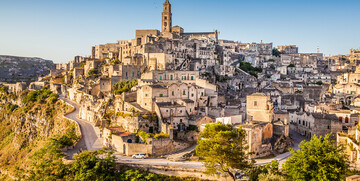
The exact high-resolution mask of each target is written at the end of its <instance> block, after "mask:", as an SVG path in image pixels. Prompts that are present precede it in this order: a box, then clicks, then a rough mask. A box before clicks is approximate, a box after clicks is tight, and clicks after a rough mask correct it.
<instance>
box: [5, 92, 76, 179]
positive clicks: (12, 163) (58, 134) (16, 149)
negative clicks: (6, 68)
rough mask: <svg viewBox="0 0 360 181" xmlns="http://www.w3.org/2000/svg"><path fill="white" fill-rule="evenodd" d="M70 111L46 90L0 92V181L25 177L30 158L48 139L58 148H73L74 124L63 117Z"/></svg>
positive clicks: (29, 166)
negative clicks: (12, 92) (18, 92)
mask: <svg viewBox="0 0 360 181" xmlns="http://www.w3.org/2000/svg"><path fill="white" fill-rule="evenodd" d="M70 110H71V107H69V106H67V105H66V104H65V103H63V102H61V101H60V100H59V99H58V96H57V95H56V94H53V93H51V91H50V90H49V89H42V90H39V91H28V90H26V91H23V92H21V93H20V94H19V95H14V94H11V93H8V92H7V91H6V89H0V129H1V131H0V180H11V179H9V178H11V177H17V178H21V177H24V176H26V172H28V171H27V170H28V169H29V168H31V165H32V163H33V159H32V157H33V155H34V154H36V153H37V152H38V151H39V150H40V149H42V148H44V147H45V145H46V144H48V143H49V141H50V140H57V141H56V143H58V144H60V145H61V147H66V146H69V145H72V144H73V143H74V139H77V138H76V129H75V124H74V123H72V122H70V121H68V120H66V119H63V117H62V115H63V114H64V113H65V112H68V111H70ZM69 133H74V134H75V135H71V134H69ZM72 137H75V138H72ZM1 173H2V174H1ZM4 173H6V175H7V176H8V177H9V176H10V177H9V178H6V177H5V176H4ZM5 178H6V179H5ZM25 180H26V179H25Z"/></svg>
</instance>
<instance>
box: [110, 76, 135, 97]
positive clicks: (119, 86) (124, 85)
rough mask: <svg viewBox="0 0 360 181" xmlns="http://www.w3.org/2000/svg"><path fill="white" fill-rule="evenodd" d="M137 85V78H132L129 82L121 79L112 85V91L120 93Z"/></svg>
mask: <svg viewBox="0 0 360 181" xmlns="http://www.w3.org/2000/svg"><path fill="white" fill-rule="evenodd" d="M137 85H138V80H137V79H134V80H132V81H131V82H130V81H128V80H123V81H120V82H117V83H116V84H114V85H113V93H115V94H117V95H120V94H122V93H123V92H128V91H130V90H131V88H133V87H135V86H137Z"/></svg>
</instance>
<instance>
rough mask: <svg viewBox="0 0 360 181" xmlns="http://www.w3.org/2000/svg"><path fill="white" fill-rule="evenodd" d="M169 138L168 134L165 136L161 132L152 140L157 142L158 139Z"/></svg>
mask: <svg viewBox="0 0 360 181" xmlns="http://www.w3.org/2000/svg"><path fill="white" fill-rule="evenodd" d="M168 137H169V134H165V133H163V132H161V133H159V134H156V135H155V136H154V138H155V139H156V140H158V139H160V138H168Z"/></svg>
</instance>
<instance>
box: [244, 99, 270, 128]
mask: <svg viewBox="0 0 360 181" xmlns="http://www.w3.org/2000/svg"><path fill="white" fill-rule="evenodd" d="M273 107H274V106H273V103H272V102H271V99H270V96H266V95H265V94H264V93H254V94H251V95H248V96H247V97H246V115H247V120H248V121H262V122H268V123H271V122H272V120H273Z"/></svg>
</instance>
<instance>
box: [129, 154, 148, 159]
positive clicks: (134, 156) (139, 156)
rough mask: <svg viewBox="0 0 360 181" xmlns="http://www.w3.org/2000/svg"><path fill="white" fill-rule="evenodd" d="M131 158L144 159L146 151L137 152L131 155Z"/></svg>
mask: <svg viewBox="0 0 360 181" xmlns="http://www.w3.org/2000/svg"><path fill="white" fill-rule="evenodd" d="M132 158H137V159H140V158H141V159H145V158H146V153H138V154H135V155H133V156H132Z"/></svg>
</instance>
